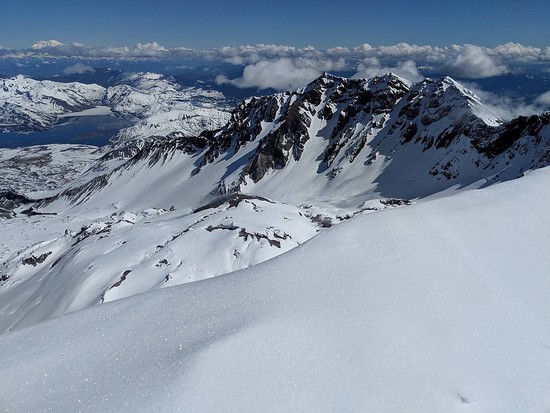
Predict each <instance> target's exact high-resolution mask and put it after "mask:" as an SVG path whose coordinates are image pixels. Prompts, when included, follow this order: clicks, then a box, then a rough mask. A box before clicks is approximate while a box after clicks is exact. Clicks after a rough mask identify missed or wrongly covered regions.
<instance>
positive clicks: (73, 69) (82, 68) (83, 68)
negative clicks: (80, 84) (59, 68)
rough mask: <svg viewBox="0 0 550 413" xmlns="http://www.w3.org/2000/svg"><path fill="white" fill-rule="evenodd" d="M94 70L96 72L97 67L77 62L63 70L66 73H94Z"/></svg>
mask: <svg viewBox="0 0 550 413" xmlns="http://www.w3.org/2000/svg"><path fill="white" fill-rule="evenodd" d="M93 72H95V69H94V68H93V67H92V66H89V65H85V64H84V63H76V64H74V65H72V66H69V67H66V68H65V69H64V70H63V73H64V74H66V75H74V74H82V73H93Z"/></svg>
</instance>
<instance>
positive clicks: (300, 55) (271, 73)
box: [0, 40, 550, 90]
mask: <svg viewBox="0 0 550 413" xmlns="http://www.w3.org/2000/svg"><path fill="white" fill-rule="evenodd" d="M0 57H10V58H26V57H54V58H56V57H57V58H81V59H87V60H93V59H121V60H122V59H128V60H134V59H166V60H201V61H207V62H224V63H229V64H232V65H237V66H241V67H243V72H242V75H241V76H240V77H236V78H228V77H227V76H226V75H219V76H218V77H217V79H216V81H217V82H218V83H219V84H231V85H233V86H236V87H239V88H248V87H255V88H259V89H268V88H272V89H276V90H287V89H293V88H296V87H300V86H303V85H304V84H306V83H308V82H309V81H311V80H312V79H314V78H315V77H317V76H319V75H320V74H321V73H322V72H325V71H328V72H342V71H346V72H349V73H351V74H353V76H354V77H372V76H375V75H380V74H384V73H387V72H394V73H396V74H398V75H399V76H402V77H404V78H406V79H408V80H410V81H413V82H414V81H418V80H421V79H422V78H423V76H422V74H421V72H422V71H426V70H427V71H429V72H432V73H444V74H447V75H450V76H454V77H458V78H468V79H482V78H487V77H492V76H498V75H503V74H507V73H513V71H514V66H515V65H518V64H523V63H543V64H544V63H548V64H550V47H546V48H538V47H532V46H525V45H522V44H519V43H506V44H503V45H499V46H496V47H493V48H488V47H483V46H479V45H472V44H464V45H456V44H455V45H451V46H446V47H437V46H430V45H421V46H419V45H414V44H408V43H398V44H394V45H390V46H376V47H375V46H372V45H370V44H368V43H364V44H361V45H359V46H356V47H332V48H328V49H318V48H315V47H313V46H307V47H295V46H287V45H275V44H257V45H243V46H237V47H229V46H226V47H220V48H213V49H192V48H186V47H175V48H168V47H165V46H163V45H162V44H159V43H157V42H154V41H153V42H148V43H137V44H136V45H135V46H133V47H127V46H117V47H94V46H87V45H84V44H81V43H70V44H67V43H61V42H59V41H57V40H46V41H44V40H42V41H39V42H37V43H35V44H33V45H32V46H31V47H30V48H27V49H8V48H0ZM85 69H87V70H88V69H89V67H85V66H76V67H75V68H74V70H75V71H76V70H85Z"/></svg>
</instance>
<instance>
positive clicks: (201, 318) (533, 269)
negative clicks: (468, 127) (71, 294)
mask: <svg viewBox="0 0 550 413" xmlns="http://www.w3.org/2000/svg"><path fill="white" fill-rule="evenodd" d="M549 184H550V170H548V169H546V170H544V169H543V170H540V171H536V172H533V173H530V174H528V175H527V176H526V177H525V178H522V179H518V180H515V181H510V182H506V183H503V184H498V185H494V186H492V187H489V188H486V189H483V190H477V191H466V192H463V193H461V194H458V195H456V196H453V197H449V198H446V199H439V200H432V201H428V202H425V203H421V204H418V205H413V206H410V207H406V208H399V209H395V210H391V211H387V212H379V213H374V214H371V215H367V216H362V217H357V218H354V219H352V220H350V221H348V222H345V223H343V224H341V225H339V226H337V227H335V228H332V229H330V230H328V231H326V232H324V233H322V234H320V235H319V236H317V237H315V238H314V239H312V240H311V241H309V242H308V243H306V244H304V245H301V246H299V247H297V248H295V249H294V250H292V251H290V252H288V253H286V254H284V255H282V256H280V257H278V258H275V259H273V260H270V261H268V262H265V263H263V264H259V265H258V266H255V267H251V268H248V269H245V270H243V271H240V272H236V273H233V274H229V275H226V276H221V277H217V278H213V279H209V280H205V281H201V282H197V283H192V284H187V285H184V286H179V287H174V288H169V289H164V290H161V291H157V292H153V293H148V294H144V295H140V296H136V297H132V298H129V299H124V300H119V301H116V302H113V303H108V304H104V305H101V306H96V307H92V308H90V309H87V310H84V311H81V312H77V313H73V314H71V315H68V316H64V317H62V318H58V319H55V320H52V321H49V322H45V323H42V324H38V325H35V326H32V327H29V328H24V329H21V330H19V331H15V332H11V333H5V334H3V335H1V336H0V346H1V348H2V358H1V362H0V372H1V374H2V377H3V378H4V380H3V382H2V386H0V406H1V408H2V409H3V410H4V411H117V412H118V411H129V412H130V411H131V412H134V411H169V412H172V411H185V412H207V411H216V412H218V411H234V412H243V411H251V412H258V411H277V412H279V411H315V412H323V411H326V412H334V411H353V412H357V411H380V412H403V411H407V412H432V411H433V412H443V411H445V412H516V411H528V412H547V411H549V410H550V329H549V326H550V320H549V314H550V300H549V299H548V297H549V296H550V277H549V276H548V275H549V273H550V271H549V270H550V256H549V251H550V238H549V237H548V234H549V233H550V220H548V211H549V210H550V192H549V191H548V186H549Z"/></svg>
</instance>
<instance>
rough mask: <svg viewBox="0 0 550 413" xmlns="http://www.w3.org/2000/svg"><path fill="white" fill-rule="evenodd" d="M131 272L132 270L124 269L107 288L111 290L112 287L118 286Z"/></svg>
mask: <svg viewBox="0 0 550 413" xmlns="http://www.w3.org/2000/svg"><path fill="white" fill-rule="evenodd" d="M131 272H132V270H126V271H124V272H123V273H122V275H121V276H120V278H119V280H118V281H117V282H116V283H114V284H113V285H111V287H110V288H109V290H112V289H113V288H116V287H120V285H121V284H122V283H123V282H124V280H126V277H127V276H128V274H130V273H131Z"/></svg>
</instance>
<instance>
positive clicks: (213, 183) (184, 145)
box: [45, 74, 550, 211]
mask: <svg viewBox="0 0 550 413" xmlns="http://www.w3.org/2000/svg"><path fill="white" fill-rule="evenodd" d="M549 124H550V113H543V114H541V115H533V116H531V117H520V118H517V119H514V120H512V121H510V122H507V123H504V122H502V121H500V120H499V119H498V118H497V117H496V116H495V115H493V114H492V113H491V112H490V111H489V110H488V109H486V108H485V107H484V106H483V104H482V102H481V101H480V100H479V99H478V98H477V97H476V96H475V95H474V94H472V93H471V92H470V91H468V90H467V89H465V88H463V87H462V86H460V85H459V84H458V83H456V82H455V81H453V80H452V79H450V78H441V79H436V80H425V81H423V82H420V83H418V84H415V85H412V86H411V85H409V84H408V82H406V81H405V80H403V79H401V78H399V77H397V76H395V75H391V74H389V75H386V76H383V77H376V78H373V79H370V80H365V79H345V78H339V77H334V76H330V75H325V76H322V77H320V78H319V79H317V80H315V81H314V82H312V83H311V84H310V85H308V86H307V87H305V88H303V89H301V90H298V91H296V92H293V93H290V92H289V93H282V94H277V95H273V96H267V97H263V98H252V99H248V100H246V101H244V102H243V103H241V104H240V105H239V106H238V107H237V108H236V109H235V110H234V111H233V112H232V114H231V119H230V120H229V122H228V123H227V124H226V125H225V126H224V127H222V128H221V129H219V130H217V131H214V132H210V131H206V132H203V133H202V134H200V135H199V136H194V137H190V136H185V135H183V136H182V135H172V136H171V137H170V138H165V139H158V140H156V141H154V142H150V143H149V144H148V145H146V146H144V147H143V148H141V149H140V150H139V152H137V153H136V154H135V156H134V158H133V159H131V160H130V161H128V162H127V163H125V164H124V165H121V166H119V167H117V168H116V169H115V170H111V171H109V172H108V173H107V174H104V175H103V176H102V177H101V178H100V179H96V181H95V182H94V183H93V184H92V183H88V182H84V183H83V184H81V185H79V186H73V187H72V188H70V189H68V190H67V191H65V192H64V193H61V194H60V195H59V196H58V197H56V198H54V199H49V200H46V201H45V203H46V204H50V206H49V207H48V210H52V211H54V210H56V208H57V210H59V209H60V208H61V209H62V208H63V206H62V205H61V204H59V202H62V203H63V202H68V203H72V204H75V203H78V204H80V205H82V204H83V201H84V200H85V201H86V205H87V207H86V208H90V205H94V208H101V207H102V206H105V205H110V204H111V203H112V201H110V200H112V199H121V208H135V207H138V206H139V208H142V209H146V208H147V207H149V206H151V205H153V204H155V205H157V206H160V207H163V208H169V207H170V206H172V205H175V206H176V207H177V208H180V209H181V208H183V209H187V210H192V209H193V208H195V207H197V206H198V205H200V204H201V203H204V202H208V200H210V199H211V198H212V197H215V196H217V195H223V194H226V193H231V192H241V193H246V194H251V195H257V196H263V197H266V198H269V199H276V200H278V201H283V202H287V203H291V204H294V205H300V204H313V205H318V206H319V205H325V206H328V205H330V206H332V207H335V208H342V207H345V208H351V209H353V208H356V207H357V206H358V205H360V204H361V203H363V202H365V201H368V200H371V199H379V198H405V199H415V198H421V197H426V196H430V195H433V194H437V193H441V192H442V191H444V190H447V189H457V188H464V187H469V188H474V187H482V186H486V185H489V184H491V183H493V182H498V181H502V180H507V179H514V178H517V177H519V176H521V175H522V174H523V173H524V172H525V171H527V170H531V169H535V168H539V167H542V166H546V165H548V163H549V160H550V155H549V153H550V127H549ZM106 157H107V158H109V156H108V155H107V156H106ZM144 185H145V186H147V187H148V190H147V191H146V192H147V193H145V194H144V193H143V192H144V191H143V190H142V189H141V188H143V186H144ZM92 187H93V190H90V188H92ZM121 187H124V188H125V191H124V196H122V194H121V193H120V188H121ZM166 188H171V190H167V189H166ZM174 188H178V191H174ZM196 188H201V189H200V190H197V189H196ZM181 193H185V194H186V196H181V195H180V194H181ZM56 203H57V204H59V206H56V205H57V204H56Z"/></svg>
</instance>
